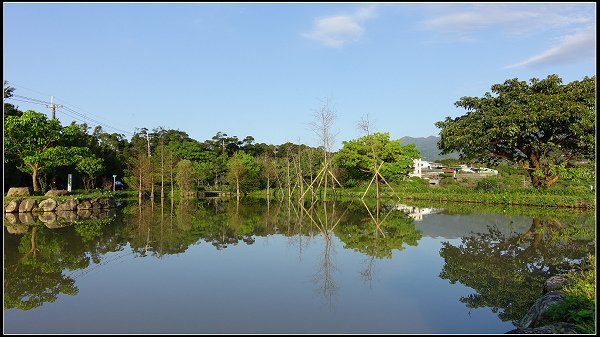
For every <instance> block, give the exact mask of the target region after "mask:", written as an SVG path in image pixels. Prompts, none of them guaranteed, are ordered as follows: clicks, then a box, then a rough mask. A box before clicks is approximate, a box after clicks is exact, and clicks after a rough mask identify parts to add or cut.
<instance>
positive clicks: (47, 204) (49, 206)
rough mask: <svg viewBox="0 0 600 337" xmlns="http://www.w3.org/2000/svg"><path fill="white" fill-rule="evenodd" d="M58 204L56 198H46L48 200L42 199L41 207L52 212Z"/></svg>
mask: <svg viewBox="0 0 600 337" xmlns="http://www.w3.org/2000/svg"><path fill="white" fill-rule="evenodd" d="M57 206H58V203H57V202H56V200H54V199H51V198H50V199H46V200H42V201H41V202H40V204H39V207H40V208H41V209H42V210H43V211H44V212H52V211H54V210H55V209H56V207H57Z"/></svg>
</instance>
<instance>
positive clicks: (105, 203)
mask: <svg viewBox="0 0 600 337" xmlns="http://www.w3.org/2000/svg"><path fill="white" fill-rule="evenodd" d="M98 202H100V205H101V206H102V208H115V207H116V204H115V202H114V201H113V200H112V199H111V198H99V199H98Z"/></svg>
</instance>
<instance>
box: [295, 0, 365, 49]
mask: <svg viewBox="0 0 600 337" xmlns="http://www.w3.org/2000/svg"><path fill="white" fill-rule="evenodd" d="M375 15H376V13H375V7H372V6H369V7H361V8H358V9H357V10H356V11H355V12H354V13H351V14H344V15H333V16H327V17H323V18H318V19H316V20H315V23H314V26H313V28H312V30H311V31H310V32H308V33H304V34H302V36H304V37H306V38H308V39H311V40H315V41H317V42H319V43H321V44H323V45H325V46H327V47H341V46H343V45H345V44H347V43H350V42H355V41H357V40H358V39H359V38H360V37H361V36H362V35H363V34H364V32H365V28H364V24H365V22H366V21H367V20H368V19H371V18H373V17H374V16H375Z"/></svg>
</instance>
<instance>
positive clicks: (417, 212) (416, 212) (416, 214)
mask: <svg viewBox="0 0 600 337" xmlns="http://www.w3.org/2000/svg"><path fill="white" fill-rule="evenodd" d="M392 209H393V210H397V211H402V212H404V213H406V214H408V216H409V217H411V218H412V219H413V220H415V221H421V220H423V215H427V214H435V213H437V212H439V211H441V210H442V209H440V208H419V207H416V206H409V205H404V204H396V205H394V206H392Z"/></svg>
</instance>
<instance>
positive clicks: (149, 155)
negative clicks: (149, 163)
mask: <svg viewBox="0 0 600 337" xmlns="http://www.w3.org/2000/svg"><path fill="white" fill-rule="evenodd" d="M146 140H147V141H148V157H152V155H151V154H150V136H149V135H148V132H147V131H146Z"/></svg>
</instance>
